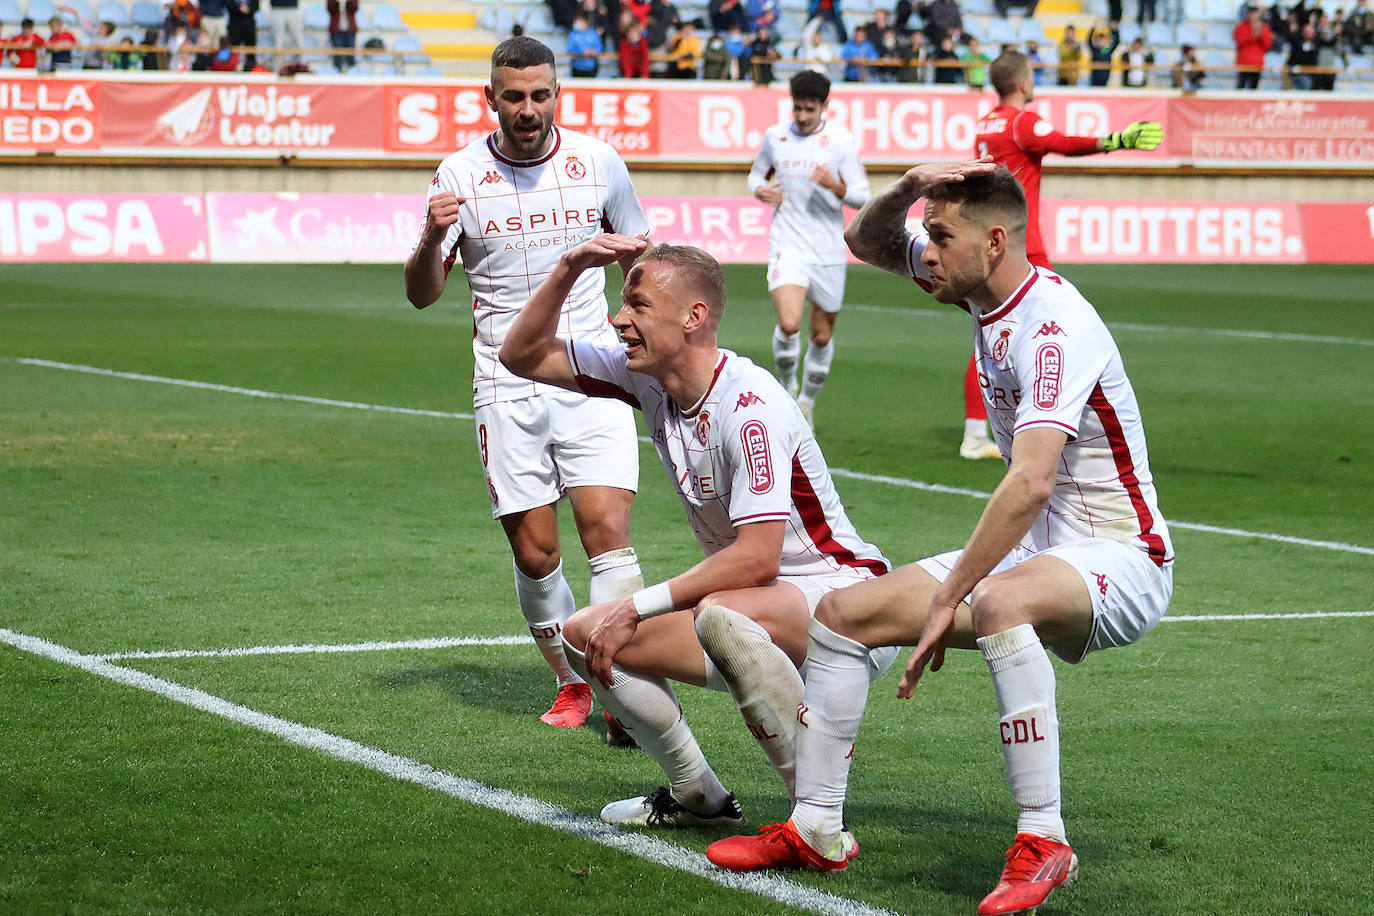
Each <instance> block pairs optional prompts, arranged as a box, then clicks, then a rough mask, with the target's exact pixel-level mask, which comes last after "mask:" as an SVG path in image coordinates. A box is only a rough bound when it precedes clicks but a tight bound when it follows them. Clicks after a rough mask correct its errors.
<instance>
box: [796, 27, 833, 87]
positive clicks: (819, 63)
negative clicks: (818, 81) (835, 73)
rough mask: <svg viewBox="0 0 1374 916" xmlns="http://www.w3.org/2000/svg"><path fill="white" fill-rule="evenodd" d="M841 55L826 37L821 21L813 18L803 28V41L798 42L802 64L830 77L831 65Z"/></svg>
mask: <svg viewBox="0 0 1374 916" xmlns="http://www.w3.org/2000/svg"><path fill="white" fill-rule="evenodd" d="M839 56H840V55H839V52H838V51H836V50H835V46H834V45H833V44H831V43H830V42H829V41H828V40H827V39H826V37H825V29H823V28H821V21H820V20H819V19H813V20H811V21H810V22H808V23H807V24H806V26H805V27H804V28H803V29H802V37H801V41H800V42H798V43H797V57H799V58H801V61H802V66H803V67H805V68H806V69H807V70H814V71H815V72H816V73H822V74H825V77H826V79H830V78H831V72H830V68H831V65H832V64H834V63H835V61H837V60H839Z"/></svg>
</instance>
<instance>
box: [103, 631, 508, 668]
mask: <svg viewBox="0 0 1374 916" xmlns="http://www.w3.org/2000/svg"><path fill="white" fill-rule="evenodd" d="M533 642H534V638H533V637H532V636H443V637H435V638H431V639H404V640H398V641H396V642H377V641H371V640H369V641H368V642H350V643H336V644H333V645H326V644H318V643H307V644H305V645H296V646H291V645H287V646H247V647H245V648H240V649H151V650H147V651H144V650H137V651H132V652H110V653H106V654H104V655H92V656H90V657H91V658H96V659H100V660H101V661H106V662H112V661H120V660H124V659H145V658H237V657H242V656H247V655H321V654H327V653H331V652H387V651H390V650H392V649H447V648H449V647H450V646H525V645H529V644H531V643H533Z"/></svg>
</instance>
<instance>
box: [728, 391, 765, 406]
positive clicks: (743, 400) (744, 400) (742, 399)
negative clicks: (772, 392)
mask: <svg viewBox="0 0 1374 916" xmlns="http://www.w3.org/2000/svg"><path fill="white" fill-rule="evenodd" d="M763 403H766V402H765V401H764V400H763V398H761V397H759V396H758V395H756V394H754V392H752V391H746V392H745V393H744V394H742V395H740V396H739V400H738V401H736V402H735V410H737V411H738V410H739V409H740V408H741V407H750V406H752V405H754V404H763Z"/></svg>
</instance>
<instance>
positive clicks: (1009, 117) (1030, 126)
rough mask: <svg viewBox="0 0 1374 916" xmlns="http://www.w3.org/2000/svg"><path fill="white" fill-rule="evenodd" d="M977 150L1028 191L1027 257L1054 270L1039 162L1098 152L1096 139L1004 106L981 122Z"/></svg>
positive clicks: (976, 144) (1032, 114) (976, 140)
mask: <svg viewBox="0 0 1374 916" xmlns="http://www.w3.org/2000/svg"><path fill="white" fill-rule="evenodd" d="M974 148H975V149H976V150H977V154H978V155H979V156H985V155H988V154H991V155H992V159H993V161H994V162H996V163H997V164H998V165H1005V166H1006V167H1007V169H1008V170H1009V171H1010V172H1011V173H1012V174H1013V175H1015V176H1016V179H1017V180H1018V181H1020V182H1021V186H1022V187H1023V188H1025V189H1026V204H1027V205H1028V207H1029V211H1030V212H1029V222H1028V223H1027V225H1026V257H1027V258H1029V259H1030V262H1031V263H1032V264H1036V265H1038V266H1040V267H1046V268H1051V269H1052V265H1051V264H1050V261H1049V255H1048V254H1047V253H1046V252H1045V242H1044V240H1043V239H1041V237H1040V161H1041V160H1042V159H1044V158H1045V154H1046V153H1060V154H1062V155H1065V156H1087V155H1090V154H1092V153H1095V152H1097V151H1098V149H1097V138H1096V137H1069V136H1066V135H1064V134H1061V133H1060V132H1059V131H1057V130H1055V129H1054V127H1053V126H1052V125H1051V124H1050V122H1049V121H1046V120H1045V119H1044V118H1042V117H1040V116H1039V115H1038V114H1036V113H1035V112H1033V111H1029V110H1024V109H1020V108H1014V107H1013V106H1011V105H1002V106H1000V107H998V108H994V109H993V110H992V111H989V112H988V113H987V114H985V115H983V117H982V119H981V120H980V121H979V122H978V135H977V137H976V138H975V139H974Z"/></svg>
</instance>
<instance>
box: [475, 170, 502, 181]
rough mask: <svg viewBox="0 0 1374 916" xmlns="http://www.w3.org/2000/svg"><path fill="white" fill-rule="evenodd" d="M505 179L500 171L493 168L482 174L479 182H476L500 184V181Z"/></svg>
mask: <svg viewBox="0 0 1374 916" xmlns="http://www.w3.org/2000/svg"><path fill="white" fill-rule="evenodd" d="M505 180H506V179H504V178H502V177H501V173H500V172H497V171H495V170H493V171H490V172H487V174H485V175H483V176H482V180H481V181H479V182H477V183H478V184H500V183H501V182H503V181H505Z"/></svg>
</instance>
